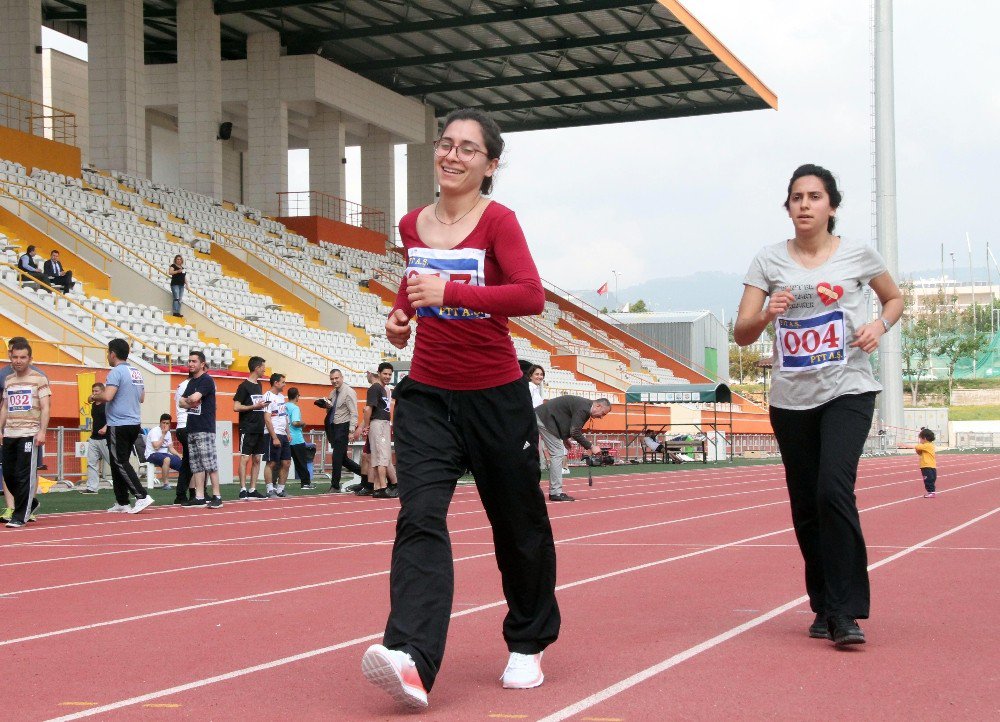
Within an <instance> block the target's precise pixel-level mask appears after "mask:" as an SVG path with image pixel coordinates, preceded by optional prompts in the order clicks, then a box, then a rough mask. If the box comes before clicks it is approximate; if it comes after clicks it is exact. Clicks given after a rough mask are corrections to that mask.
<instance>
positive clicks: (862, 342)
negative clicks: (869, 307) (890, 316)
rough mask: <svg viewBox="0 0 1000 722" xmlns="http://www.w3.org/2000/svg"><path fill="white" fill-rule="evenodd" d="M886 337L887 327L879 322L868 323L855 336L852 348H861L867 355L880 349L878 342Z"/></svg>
mask: <svg viewBox="0 0 1000 722" xmlns="http://www.w3.org/2000/svg"><path fill="white" fill-rule="evenodd" d="M884 335H885V326H883V325H882V322H881V321H879V320H877V319H876V320H875V321H872V322H871V323H866V324H865V325H864V326H862V327H861V328H860V329H858V332H857V333H856V334H854V341H853V342H852V343H851V348H860V349H861V350H862V351H864V352H865V353H871V352H872V351H874V350H875V349H877V348H878V340H879V339H880V338H882V337H883V336H884Z"/></svg>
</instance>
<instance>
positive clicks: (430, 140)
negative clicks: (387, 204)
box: [406, 106, 438, 210]
mask: <svg viewBox="0 0 1000 722" xmlns="http://www.w3.org/2000/svg"><path fill="white" fill-rule="evenodd" d="M425 112H426V114H427V118H426V120H427V130H426V136H425V141H424V142H423V143H408V144H407V146H406V207H407V208H409V209H410V210H412V209H414V208H420V207H423V206H426V205H430V204H431V203H433V202H434V200H435V198H436V192H437V179H436V178H435V176H434V145H433V144H434V141H435V140H437V136H438V125H437V119H436V118H435V117H434V109H433V108H431V107H430V106H427V107H426V108H425Z"/></svg>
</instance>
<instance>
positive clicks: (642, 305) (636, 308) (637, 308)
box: [628, 298, 649, 313]
mask: <svg viewBox="0 0 1000 722" xmlns="http://www.w3.org/2000/svg"><path fill="white" fill-rule="evenodd" d="M628 310H629V312H631V313H646V312H647V311H649V309H648V308H646V302H645V301H643V300H642V299H641V298H640V299H639V300H637V301H636V302H635V303H633V304H632V305H631V306H629V309H628Z"/></svg>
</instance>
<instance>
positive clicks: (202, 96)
mask: <svg viewBox="0 0 1000 722" xmlns="http://www.w3.org/2000/svg"><path fill="white" fill-rule="evenodd" d="M221 122H222V44H221V40H220V37H219V16H218V15H216V14H215V12H214V11H213V8H212V0H179V2H178V3H177V135H178V141H179V144H180V157H179V159H178V167H179V171H180V173H179V174H180V182H181V187H183V188H187V189H188V190H190V191H194V192H195V193H202V194H204V195H207V196H211V197H213V198H219V199H221V198H222V145H221V144H220V141H218V140H216V136H217V134H218V132H219V124H220V123H221Z"/></svg>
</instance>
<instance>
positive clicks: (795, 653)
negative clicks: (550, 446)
mask: <svg viewBox="0 0 1000 722" xmlns="http://www.w3.org/2000/svg"><path fill="white" fill-rule="evenodd" d="M940 461H941V467H940V472H939V473H940V479H939V482H938V483H939V489H941V492H940V493H939V495H938V497H937V498H936V499H922V498H920V495H921V492H922V486H921V482H920V478H919V474H918V472H917V469H916V463H915V461H914V460H912V459H910V458H892V459H877V460H866V461H864V462H863V463H862V473H861V481H860V482H859V489H858V502H859V506H860V508H861V509H862V510H863V513H862V524H863V526H864V529H865V535H866V538H867V541H868V544H869V556H870V559H869V561H870V563H871V564H872V565H873V570H872V573H871V577H872V596H873V610H872V619H870V620H869V621H868V622H866V623H863V627H864V629H865V631H866V633H867V635H868V638H869V642H868V644H867V645H865V646H864V647H860V648H854V649H850V650H838V649H835V648H834V647H833V646H832V645H831V644H830V643H829V642H826V641H823V640H814V639H809V638H808V637H807V636H806V633H805V630H806V627H807V626H808V625H809V623H810V622H811V620H812V616H811V614H810V613H809V612H808V605H807V604H805V603H804V602H798V603H796V600H798V599H799V598H800V597H802V595H803V594H804V587H803V582H802V578H801V577H802V564H801V560H800V557H799V554H798V550H797V548H796V547H795V540H794V537H793V534H792V532H791V530H790V518H789V514H788V508H787V496H786V493H785V490H784V483H783V474H782V471H781V468H780V467H778V466H758V467H738V468H730V469H692V470H690V471H688V470H686V469H685V470H683V471H679V472H673V473H668V474H644V473H636V474H630V475H625V476H614V477H599V478H598V479H596V480H595V486H594V488H592V489H590V488H587V486H586V485H585V482H581V481H580V480H579V479H571V480H570V481H569V482H568V490H569V491H570V492H571V493H573V494H575V495H577V496H578V497H579V498H580V501H578V502H577V503H575V504H556V505H551V506H550V513H551V515H552V523H553V527H554V530H555V534H556V541H557V545H558V554H559V584H560V591H559V602H560V606H561V609H562V615H563V629H562V636H561V638H560V640H559V641H558V642H557V643H556V644H555V645H553V646H552V647H551V648H550V649H549V651H548V652H547V653H546V655H545V660H544V664H543V668H544V670H545V674H546V681H545V684H544V685H543V686H542V687H540V688H538V689H536V690H530V691H505V690H502V689H501V688H500V686H499V682H498V677H499V675H500V672H501V671H502V669H503V666H504V664H505V662H506V656H507V653H506V649H505V647H504V644H503V640H502V638H501V635H500V623H501V620H502V618H503V615H504V612H505V606H504V604H503V600H502V595H501V593H500V583H499V575H498V573H497V570H496V564H495V562H494V559H493V555H492V541H491V536H490V532H489V528H488V525H487V522H486V518H485V515H484V514H483V511H482V507H481V506H480V504H479V501H478V498H477V497H476V495H475V491H474V489H472V488H469V487H464V488H461V489H459V491H458V493H457V494H456V496H455V500H454V502H453V504H452V509H451V513H452V518H451V520H450V526H451V530H452V540H453V544H454V550H455V556H456V559H457V561H456V565H455V566H456V584H457V588H456V594H455V618H454V620H453V622H452V626H451V633H450V637H449V647H448V653H447V656H446V658H445V663H444V667H443V669H442V672H441V675H440V676H439V677H438V682H437V685H436V686H435V688H434V690H433V691H432V693H431V696H430V701H431V706H430V709H429V710H428V711H427V712H425V713H424V714H423V716H424V717H426V718H428V719H440V720H478V719H483V720H489V719H532V720H535V719H543V718H544V719H546V720H557V719H577V720H654V719H656V720H659V719H668V718H669V719H734V718H763V717H768V718H778V719H803V718H807V717H819V716H823V717H833V718H838V719H840V718H854V719H907V720H914V719H917V720H919V719H943V718H947V719H962V720H972V719H983V720H986V719H991V720H994V719H997V718H998V715H1000V673H998V669H1000V653H998V645H997V642H996V639H997V636H996V618H997V612H998V611H1000V604H998V601H1000V597H998V591H997V589H998V585H997V580H998V579H1000V513H998V512H1000V493H998V490H1000V457H997V456H982V455H980V456H950V455H946V456H943V457H941V459H940ZM395 515H396V504H395V502H380V501H375V500H372V499H359V498H356V497H348V496H338V497H329V498H323V497H319V498H317V497H312V498H300V499H290V500H287V501H286V502H284V503H278V502H260V503H258V502H232V503H227V504H226V506H225V507H224V508H223V509H222V510H220V511H218V512H209V511H204V510H184V509H181V508H164V507H153V508H152V509H150V511H149V512H144V513H143V514H141V515H139V516H126V515H109V514H104V513H83V514H66V515H61V516H49V517H45V518H43V519H42V520H41V521H40V522H39V523H38V524H37V525H32V528H31V529H30V530H25V531H21V532H6V530H3V531H5V532H6V533H5V534H3V535H2V536H0V544H2V547H0V572H2V573H3V579H4V584H3V590H4V595H3V596H0V613H2V614H3V620H4V624H3V632H2V634H0V655H2V658H3V660H4V665H3V667H4V670H5V674H4V676H5V681H6V683H7V684H6V685H5V691H6V693H7V694H6V697H5V699H6V701H7V709H8V713H10V714H12V715H13V718H17V719H30V720H36V719H38V720H42V719H52V718H64V719H74V718H77V717H82V716H87V715H96V716H100V717H103V718H107V719H122V720H125V719H129V720H131V719H151V720H178V719H199V720H203V719H215V720H230V719H240V720H257V719H298V720H312V719H338V720H339V719H345V720H350V719H359V720H360V719H373V718H379V719H381V718H389V717H392V716H394V715H396V714H398V713H399V712H400V710H398V709H396V708H395V707H394V706H393V705H392V703H391V701H390V700H388V698H384V697H383V696H382V694H381V693H380V692H379V691H378V690H376V689H375V688H373V687H371V686H370V685H368V684H367V683H366V682H365V681H364V680H363V678H362V677H361V674H360V657H361V653H362V652H363V651H364V649H365V648H366V647H367V646H368V645H369V644H371V642H372V641H373V640H377V639H380V638H381V630H382V626H383V624H384V621H385V615H386V611H387V599H388V594H387V592H388V589H387V584H388V562H389V554H390V547H391V542H392V534H393V525H394V521H395ZM12 705H13V706H12ZM15 709H16V713H15V712H14V711H13V710H15Z"/></svg>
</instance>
